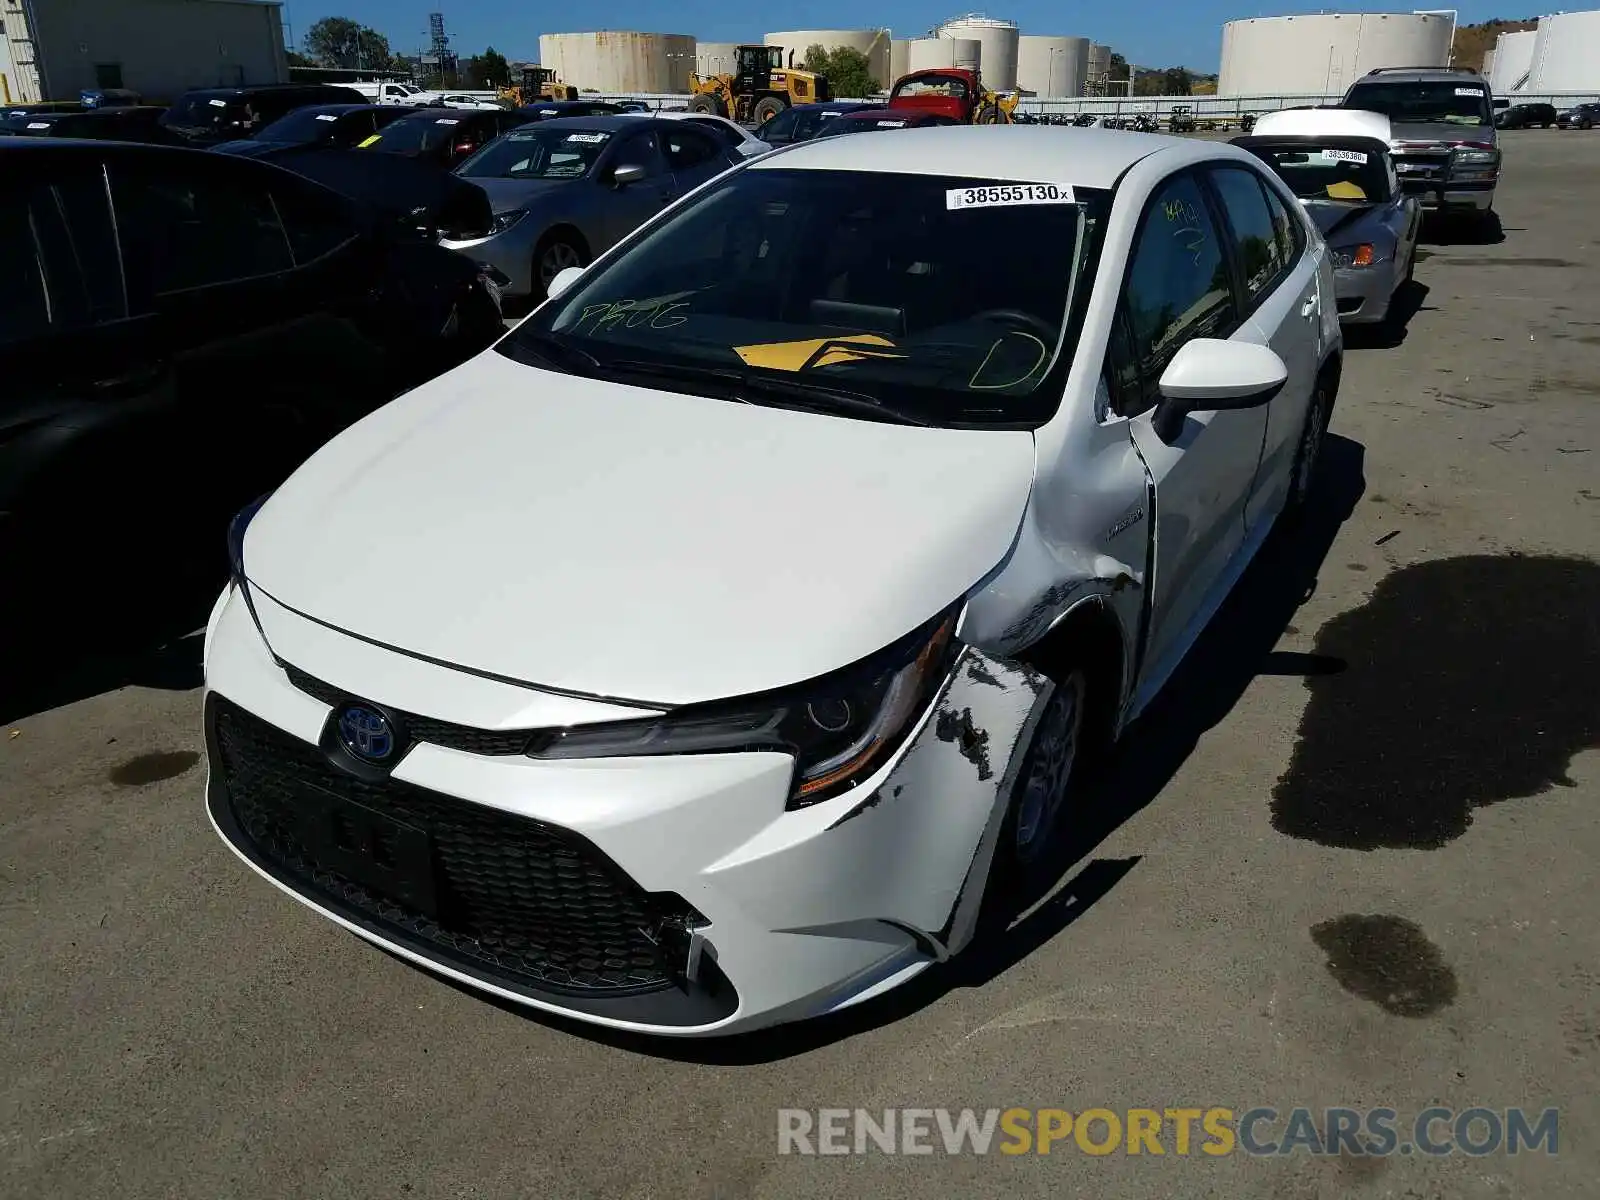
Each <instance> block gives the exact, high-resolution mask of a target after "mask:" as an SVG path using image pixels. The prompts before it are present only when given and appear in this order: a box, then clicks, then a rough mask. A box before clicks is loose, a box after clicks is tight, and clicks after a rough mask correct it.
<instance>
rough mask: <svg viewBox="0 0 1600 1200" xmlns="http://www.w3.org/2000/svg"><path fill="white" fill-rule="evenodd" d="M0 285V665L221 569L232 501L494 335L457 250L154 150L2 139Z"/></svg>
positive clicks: (352, 208)
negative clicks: (33, 643)
mask: <svg viewBox="0 0 1600 1200" xmlns="http://www.w3.org/2000/svg"><path fill="white" fill-rule="evenodd" d="M0 278H3V279H4V280H5V281H6V286H5V287H4V288H0V378H3V379H4V380H5V387H4V388H3V389H0V578H4V579H5V580H6V585H5V587H3V588H0V631H4V632H3V633H0V658H4V657H7V654H8V652H10V651H17V650H19V649H21V648H24V647H25V644H26V643H27V642H28V641H29V640H30V639H33V638H34V637H35V636H36V630H37V629H38V628H39V627H40V626H41V625H45V624H48V625H51V626H53V627H56V628H66V629H69V630H72V631H74V632H73V637H74V639H77V638H80V637H88V636H90V635H93V634H94V633H96V632H97V631H99V630H100V629H101V628H102V627H103V625H104V618H103V614H104V613H106V612H107V610H108V609H112V608H120V606H122V605H124V604H133V605H135V606H138V605H139V604H141V603H143V602H145V601H146V600H147V599H150V598H151V593H152V592H153V590H154V589H155V588H156V587H158V586H160V585H162V584H163V583H164V582H165V581H170V580H172V579H181V578H185V577H187V578H189V579H191V580H194V581H195V583H194V586H195V587H199V586H200V585H202V584H203V585H204V588H205V589H206V590H209V589H210V588H212V586H213V584H220V581H221V576H220V575H217V574H216V573H215V572H216V571H217V570H218V569H219V568H220V569H224V570H225V567H226V563H225V562H220V563H219V562H218V561H217V559H216V557H215V552H217V551H219V549H220V548H221V547H223V545H224V531H225V528H226V523H227V517H228V515H229V514H230V513H232V512H234V511H236V510H237V509H238V508H239V507H240V506H242V505H243V504H245V503H247V502H249V501H250V500H251V499H253V498H254V497H256V496H258V495H260V494H261V493H262V492H264V491H266V490H268V489H270V488H272V487H274V486H275V485H276V484H277V483H278V482H279V481H280V480H281V479H283V478H284V476H285V475H286V474H287V473H288V472H289V471H291V470H292V469H293V468H294V467H295V466H296V465H297V464H298V463H299V462H300V461H301V460H302V459H304V458H305V457H306V455H308V454H309V453H310V452H311V451H313V450H315V449H316V448H317V447H318V446H319V445H320V444H321V443H322V442H323V441H325V440H326V439H327V438H328V437H330V436H331V435H332V434H334V433H336V432H338V431H339V430H340V429H342V428H343V427H344V426H346V425H348V424H350V423H351V422H352V421H354V420H356V419H358V418H359V417H361V416H363V415H365V414H366V413H368V412H371V411H372V410H373V409H375V408H376V407H378V406H379V405H381V404H383V403H385V402H386V401H388V400H389V399H391V398H392V397H394V396H395V395H396V394H397V393H399V392H401V391H403V390H406V389H408V388H410V387H413V386H415V385H417V384H420V383H422V382H424V381H426V380H427V379H430V378H432V377H433V376H434V375H436V374H438V373H440V372H442V371H445V370H448V369H449V368H451V367H453V366H455V365H456V364H458V363H460V362H462V361H464V360H465V359H467V358H469V357H471V356H472V355H474V354H476V353H477V352H479V351H480V350H482V349H484V348H485V347H486V346H488V345H489V344H490V343H491V342H492V341H493V340H495V338H497V337H498V336H499V335H500V334H501V333H502V332H503V331H504V330H503V325H502V322H501V318H500V313H499V309H498V307H497V305H496V303H495V300H494V297H493V294H492V293H491V292H490V291H489V290H487V289H486V288H485V286H484V282H483V276H482V273H481V270H480V268H478V267H477V266H476V265H475V264H474V263H472V262H471V261H469V260H468V259H466V258H464V257H462V256H460V255H457V254H453V253H451V252H450V251H448V250H444V249H441V248H440V247H438V246H437V245H433V244H430V243H427V242H425V241H422V240H420V239H417V238H416V237H414V236H411V237H404V236H401V235H400V234H398V233H396V232H393V231H392V227H390V226H388V225H386V224H382V223H379V222H376V221H374V220H373V218H372V217H371V216H370V215H369V214H368V213H367V211H366V210H365V209H364V208H362V207H359V206H356V205H354V204H353V203H352V202H350V201H348V200H346V199H345V198H343V197H341V196H339V195H337V194H335V193H333V192H331V191H328V190H327V189H325V188H322V187H319V186H317V185H315V184H313V183H311V182H309V181H307V180H305V179H303V178H301V177H299V176H296V175H294V174H291V173H290V172H288V171H283V170H279V169H278V168H276V167H273V166H270V165H268V164H265V163H258V162H251V161H248V160H246V159H241V158H233V157H229V156H225V155H219V154H209V153H201V152H198V151H194V150H185V149H170V148H166V147H152V146H128V145H114V144H110V143H106V142H78V141H62V140H57V139H53V138H39V139H24V138H7V139H0ZM211 594H213V595H214V594H215V592H214V591H212V593H211ZM192 598H193V597H192V595H191V597H190V599H191V600H192ZM152 602H153V601H152ZM97 613H98V614H102V615H101V616H100V617H97V616H96V614H97ZM202 615H203V612H202ZM59 622H65V624H64V625H61V624H58V623H59ZM190 627H192V626H190ZM0 677H4V676H3V672H0Z"/></svg>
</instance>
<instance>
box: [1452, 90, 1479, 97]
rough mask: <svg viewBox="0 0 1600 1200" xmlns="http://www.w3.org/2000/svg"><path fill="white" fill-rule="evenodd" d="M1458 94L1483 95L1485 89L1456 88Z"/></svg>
mask: <svg viewBox="0 0 1600 1200" xmlns="http://www.w3.org/2000/svg"><path fill="white" fill-rule="evenodd" d="M1456 95H1458V96H1481V95H1483V89H1482V88H1457V89H1456Z"/></svg>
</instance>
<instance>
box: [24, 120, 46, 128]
mask: <svg viewBox="0 0 1600 1200" xmlns="http://www.w3.org/2000/svg"><path fill="white" fill-rule="evenodd" d="M28 128H29V129H49V128H50V122H49V121H29V122H28Z"/></svg>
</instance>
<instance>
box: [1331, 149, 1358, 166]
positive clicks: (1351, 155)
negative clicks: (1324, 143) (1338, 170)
mask: <svg viewBox="0 0 1600 1200" xmlns="http://www.w3.org/2000/svg"><path fill="white" fill-rule="evenodd" d="M1322 157H1323V158H1326V159H1329V160H1331V161H1333V162H1347V163H1356V164H1358V165H1361V166H1365V165H1366V162H1367V156H1366V155H1365V154H1363V153H1362V152H1361V151H1360V150H1324V151H1323V152H1322Z"/></svg>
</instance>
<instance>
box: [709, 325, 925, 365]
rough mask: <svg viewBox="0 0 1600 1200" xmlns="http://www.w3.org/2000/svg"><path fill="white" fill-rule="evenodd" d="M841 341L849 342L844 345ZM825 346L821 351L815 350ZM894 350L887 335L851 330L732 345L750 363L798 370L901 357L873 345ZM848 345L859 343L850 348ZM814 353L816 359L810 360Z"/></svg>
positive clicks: (902, 356) (734, 350) (747, 363)
mask: <svg viewBox="0 0 1600 1200" xmlns="http://www.w3.org/2000/svg"><path fill="white" fill-rule="evenodd" d="M844 343H850V345H848V346H847V345H845V344H844ZM824 346H826V347H828V349H827V350H826V351H825V352H823V353H822V354H820V355H819V354H817V352H818V351H819V350H822V348H823V347H824ZM880 346H881V347H884V348H886V349H888V350H891V351H892V350H894V349H895V345H894V343H893V342H891V341H890V340H889V339H888V338H885V337H879V336H878V335H877V334H875V333H852V334H849V335H847V336H845V337H834V338H806V339H805V340H803V341H798V342H763V343H761V344H759V345H755V346H735V347H734V348H733V352H734V353H735V354H737V355H738V356H739V357H740V358H742V359H744V362H745V365H746V366H750V367H766V368H767V369H768V370H772V371H801V370H804V369H805V366H806V364H807V363H811V365H812V366H813V367H830V366H834V365H836V364H838V363H848V362H864V361H866V360H868V359H873V358H904V357H905V355H904V354H898V353H891V354H884V353H882V352H881V351H880V350H877V349H875V347H880ZM852 347H860V348H859V349H854V348H852ZM813 355H816V361H815V362H811V359H812V356H813Z"/></svg>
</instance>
